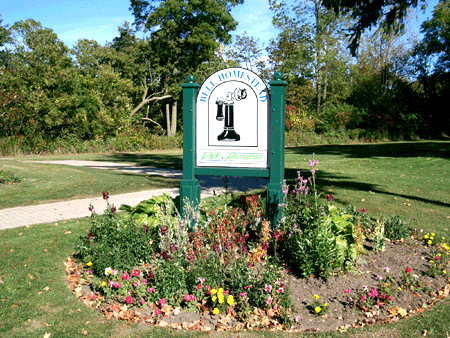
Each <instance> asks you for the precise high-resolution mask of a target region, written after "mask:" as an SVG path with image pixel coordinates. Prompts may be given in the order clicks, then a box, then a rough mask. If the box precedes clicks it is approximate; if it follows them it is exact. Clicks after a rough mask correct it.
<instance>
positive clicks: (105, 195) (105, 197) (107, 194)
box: [102, 191, 109, 200]
mask: <svg viewBox="0 0 450 338" xmlns="http://www.w3.org/2000/svg"><path fill="white" fill-rule="evenodd" d="M102 194H103V199H104V200H108V199H109V193H108V192H107V191H103V192H102Z"/></svg>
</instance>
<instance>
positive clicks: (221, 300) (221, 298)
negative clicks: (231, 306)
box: [218, 293, 223, 304]
mask: <svg viewBox="0 0 450 338" xmlns="http://www.w3.org/2000/svg"><path fill="white" fill-rule="evenodd" d="M218 297H219V304H222V303H223V295H222V294H221V293H219V295H218Z"/></svg>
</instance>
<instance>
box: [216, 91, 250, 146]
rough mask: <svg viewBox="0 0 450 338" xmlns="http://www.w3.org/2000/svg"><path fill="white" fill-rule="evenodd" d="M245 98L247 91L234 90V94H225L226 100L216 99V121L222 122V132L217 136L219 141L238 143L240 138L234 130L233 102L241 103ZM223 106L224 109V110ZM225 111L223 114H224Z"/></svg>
mask: <svg viewBox="0 0 450 338" xmlns="http://www.w3.org/2000/svg"><path fill="white" fill-rule="evenodd" d="M246 97H247V90H246V89H241V88H236V89H235V90H234V92H227V93H226V98H223V97H218V98H217V100H216V104H217V116H216V120H217V121H223V120H225V121H224V127H223V132H222V133H221V134H220V135H218V136H217V140H219V141H239V140H240V139H241V136H240V135H239V134H238V133H237V132H236V131H235V130H234V101H241V100H244V99H245V98H246ZM224 106H225V109H224ZM224 110H225V112H224Z"/></svg>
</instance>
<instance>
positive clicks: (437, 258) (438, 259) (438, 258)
mask: <svg viewBox="0 0 450 338" xmlns="http://www.w3.org/2000/svg"><path fill="white" fill-rule="evenodd" d="M434 259H435V260H437V261H440V260H441V257H439V256H436V257H434ZM88 271H89V270H88Z"/></svg>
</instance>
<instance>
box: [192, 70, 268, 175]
mask: <svg viewBox="0 0 450 338" xmlns="http://www.w3.org/2000/svg"><path fill="white" fill-rule="evenodd" d="M268 121H269V92H268V89H267V86H266V84H265V83H264V81H263V80H262V79H261V78H260V77H259V76H258V75H256V74H255V73H253V72H251V71H249V70H247V69H243V68H227V69H223V70H220V71H218V72H216V73H214V74H213V75H211V76H210V77H208V79H206V81H205V82H204V83H203V85H202V86H201V88H200V90H199V93H198V96H197V116H196V148H197V149H196V165H197V166H199V167H243V168H267V167H268V153H267V150H268Z"/></svg>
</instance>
